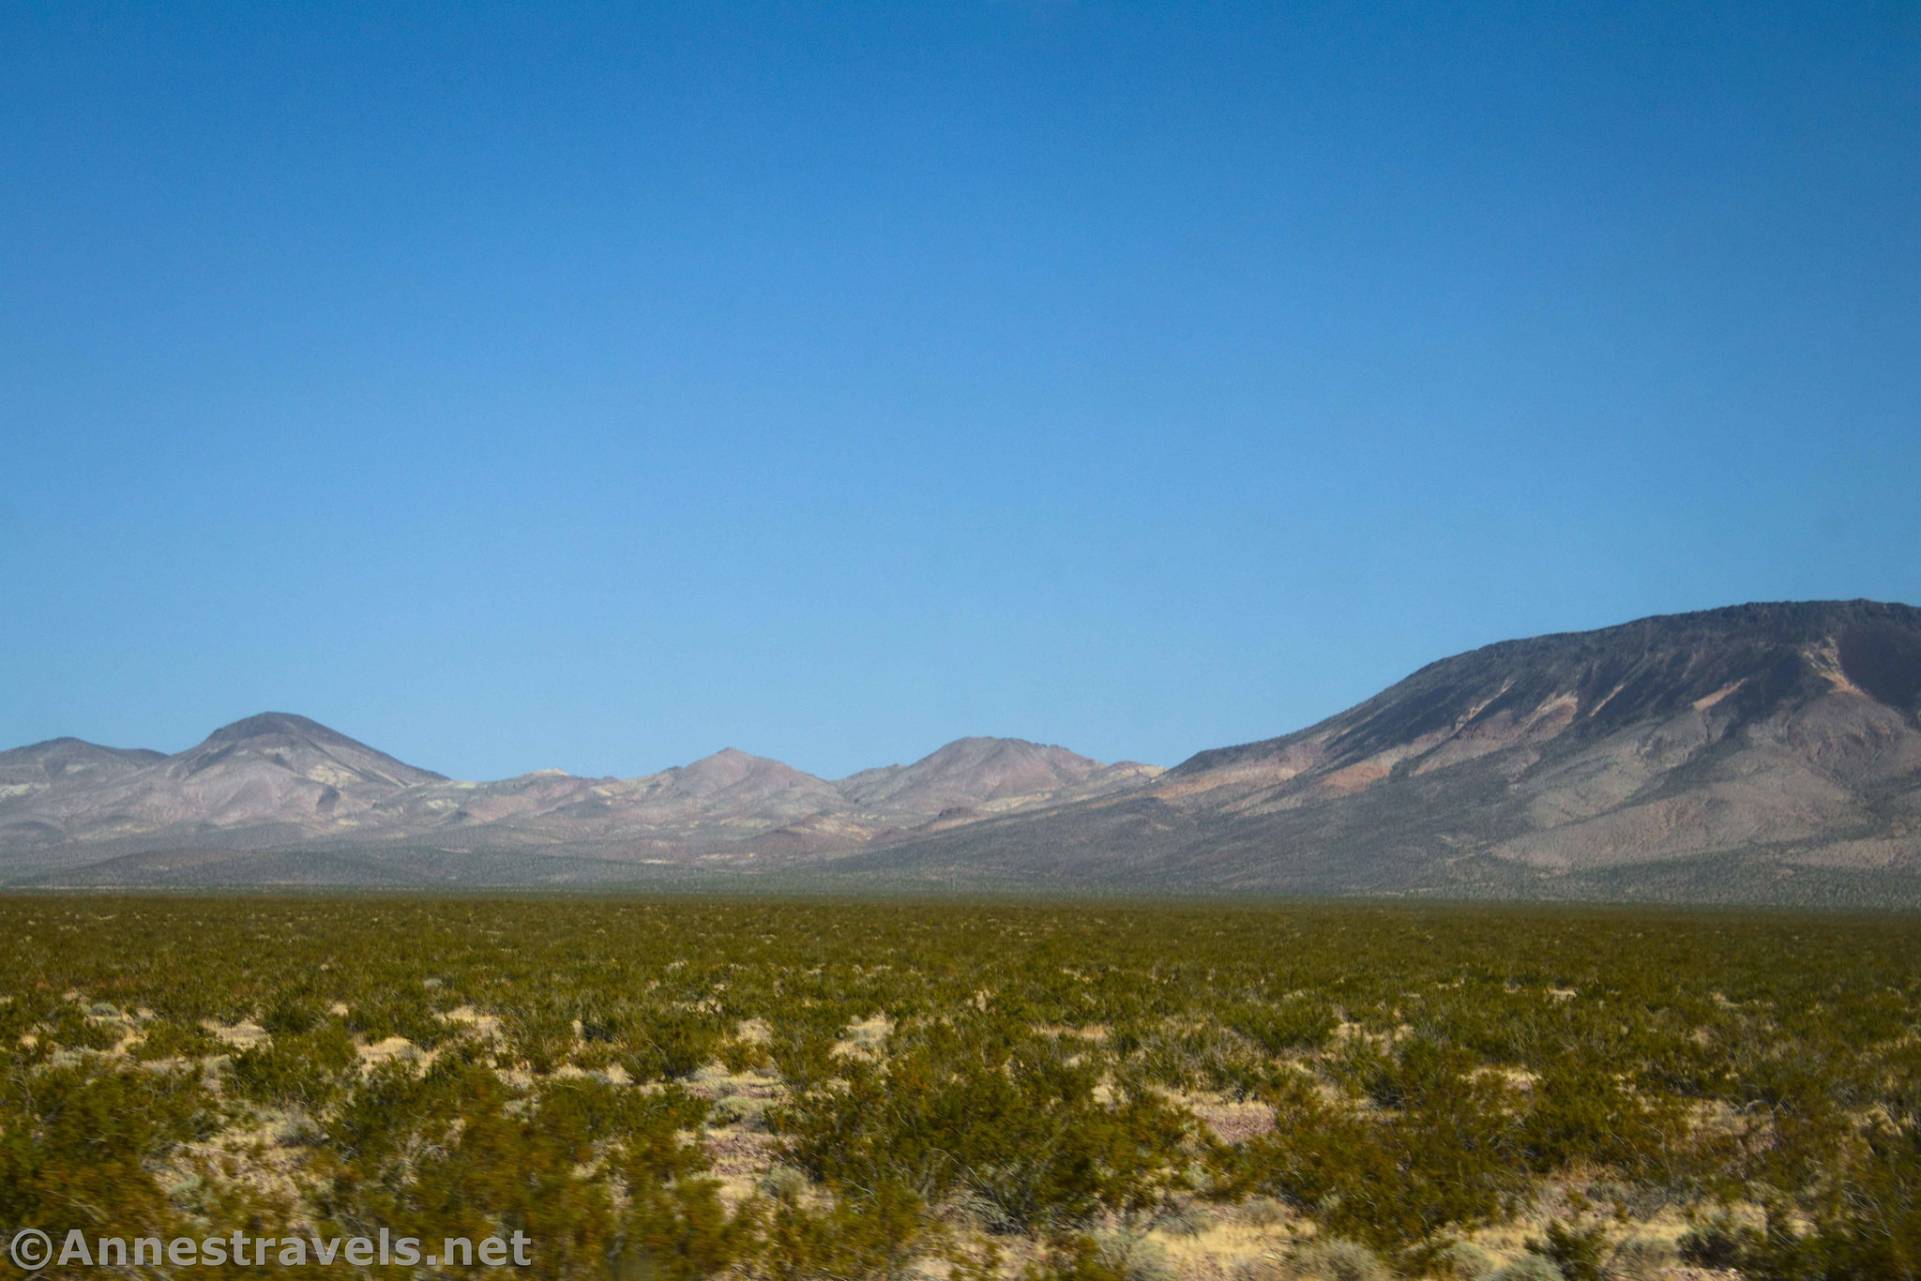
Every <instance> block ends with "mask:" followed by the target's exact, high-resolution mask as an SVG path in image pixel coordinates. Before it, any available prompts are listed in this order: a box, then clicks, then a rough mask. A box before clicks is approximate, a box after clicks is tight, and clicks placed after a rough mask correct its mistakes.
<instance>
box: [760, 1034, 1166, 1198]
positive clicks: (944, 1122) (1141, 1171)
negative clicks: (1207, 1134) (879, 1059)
mask: <svg viewBox="0 0 1921 1281" xmlns="http://www.w3.org/2000/svg"><path fill="white" fill-rule="evenodd" d="M1096 1084H1098V1080H1097V1078H1096V1076H1095V1074H1094V1073H1093V1072H1092V1070H1090V1069H1089V1068H1088V1067H1087V1066H1086V1065H1084V1064H1074V1063H1071V1062H1070V1061H1069V1060H1067V1059H1066V1058H1064V1057H1062V1056H1061V1055H1060V1054H1059V1053H1058V1052H1057V1051H1055V1050H1054V1049H1053V1048H1052V1047H1051V1046H1047V1045H1045V1044H1043V1043H1041V1042H1038V1041H1034V1042H1030V1043H1028V1044H1027V1045H1025V1046H1023V1047H1022V1048H1021V1049H1020V1050H1018V1051H1002V1052H1001V1053H999V1054H994V1055H991V1056H986V1055H977V1056H975V1057H967V1056H960V1055H955V1056H949V1055H948V1054H944V1053H941V1052H940V1051H939V1050H938V1049H937V1048H935V1043H934V1042H924V1043H921V1044H918V1045H913V1046H905V1047H903V1052H902V1053H901V1054H900V1055H898V1056H897V1057H895V1058H892V1059H890V1060H889V1061H888V1062H887V1063H886V1064H885V1065H881V1066H874V1065H865V1064H861V1065H855V1066H852V1067H850V1068H849V1069H848V1071H847V1076H846V1077H845V1079H844V1080H843V1081H841V1082H838V1083H836V1084H834V1085H833V1086H831V1087H828V1088H822V1089H817V1090H814V1091H811V1092H809V1093H807V1094H804V1095H802V1096H800V1097H799V1098H797V1099H794V1100H792V1101H791V1102H789V1103H788V1104H786V1105H784V1106H782V1107H780V1108H776V1109H774V1110H772V1111H771V1112H770V1113H769V1121H770V1124H771V1125H772V1126H773V1128H774V1130H775V1132H776V1133H778V1134H781V1135H782V1136H783V1137H784V1139H785V1150H786V1153H787V1156H788V1159H790V1160H791V1161H793V1162H794V1164H796V1165H798V1166H799V1167H801V1168H802V1169H804V1170H806V1171H808V1173H810V1174H811V1175H812V1176H813V1177H815V1178H817V1179H821V1180H823V1181H825V1182H827V1183H828V1184H829V1185H830V1186H833V1187H835V1188H837V1189H838V1188H845V1187H867V1186H874V1185H876V1184H879V1183H882V1182H885V1181H887V1180H889V1179H898V1180H900V1181H902V1182H903V1183H904V1184H905V1186H907V1187H909V1188H911V1189H913V1190H914V1191H915V1193H916V1194H917V1195H918V1196H920V1197H921V1198H923V1199H924V1200H927V1201H930V1202H938V1201H940V1200H943V1199H945V1198H946V1197H947V1196H948V1195H950V1194H951V1193H952V1192H954V1191H956V1190H958V1189H961V1188H965V1189H966V1190H968V1191H970V1192H972V1193H974V1194H975V1195H976V1196H978V1197H980V1198H981V1199H982V1200H983V1201H984V1202H986V1203H987V1204H989V1205H991V1206H992V1207H994V1210H995V1213H996V1216H997V1218H998V1220H999V1226H1000V1227H1002V1228H1003V1229H1005V1230H1020V1231H1026V1230H1030V1229H1033V1228H1036V1227H1041V1226H1045V1225H1048V1224H1053V1223H1078V1222H1082V1221H1085V1220H1086V1219H1087V1218H1089V1217H1090V1216H1091V1215H1093V1214H1094V1213H1096V1212H1097V1211H1100V1210H1110V1211H1116V1212H1119V1211H1128V1210H1135V1209H1144V1208H1147V1207H1149V1206H1152V1205H1155V1204H1157V1203H1158V1202H1159V1201H1160V1200H1161V1199H1162V1197H1163V1196H1164V1194H1165V1193H1166V1192H1167V1191H1168V1190H1170V1189H1172V1188H1173V1187H1175V1186H1177V1185H1178V1183H1179V1181H1180V1178H1181V1168H1182V1165H1181V1160H1180V1158H1181V1143H1182V1140H1183V1138H1184V1136H1185V1130H1186V1127H1185V1123H1184V1120H1183V1118H1182V1117H1181V1116H1180V1115H1179V1114H1178V1113H1177V1112H1175V1111H1174V1110H1172V1109H1171V1108H1169V1107H1168V1106H1167V1105H1166V1104H1165V1103H1163V1102H1161V1101H1159V1100H1158V1099H1155V1098H1153V1097H1151V1096H1144V1095H1128V1096H1127V1097H1125V1098H1123V1099H1120V1100H1117V1101H1114V1102H1112V1103H1106V1104H1103V1103H1099V1102H1097V1101H1096V1099H1095V1086H1096Z"/></svg>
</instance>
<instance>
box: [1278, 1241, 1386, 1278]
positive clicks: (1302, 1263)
mask: <svg viewBox="0 0 1921 1281" xmlns="http://www.w3.org/2000/svg"><path fill="white" fill-rule="evenodd" d="M1289 1262H1290V1264H1291V1265H1292V1270H1293V1272H1294V1274H1295V1275H1296V1276H1299V1277H1301V1278H1302V1281H1388V1279H1389V1277H1390V1276H1392V1275H1393V1274H1392V1273H1391V1272H1390V1271H1389V1270H1388V1266H1387V1264H1385V1263H1383V1262H1381V1259H1380V1256H1378V1255H1376V1254H1375V1253H1374V1251H1372V1250H1370V1249H1368V1248H1367V1247H1366V1246H1365V1245H1362V1244H1361V1243H1360V1242H1359V1241H1344V1240H1341V1239H1340V1238H1338V1237H1336V1238H1330V1239H1328V1240H1324V1241H1323V1240H1316V1241H1312V1242H1309V1243H1308V1244H1307V1245H1304V1246H1302V1247H1301V1248H1300V1249H1299V1250H1296V1251H1295V1252H1294V1255H1293V1257H1292V1258H1291V1259H1290V1260H1289Z"/></svg>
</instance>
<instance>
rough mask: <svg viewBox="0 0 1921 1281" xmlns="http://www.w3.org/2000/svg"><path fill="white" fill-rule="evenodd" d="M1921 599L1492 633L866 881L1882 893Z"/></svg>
mask: <svg viewBox="0 0 1921 1281" xmlns="http://www.w3.org/2000/svg"><path fill="white" fill-rule="evenodd" d="M1918 712H1921V610H1916V609H1913V608H1911V607H1908V606H1904V605H1883V604H1877V603H1873V602H1867V601H1851V602H1833V603H1797V604H1767V605H1744V606H1738V607H1734V608H1729V609H1720V610H1713V611H1709V612H1705V613H1697V614H1683V615H1673V616H1666V617H1660V618H1649V619H1642V620H1640V621H1638V622H1633V623H1627V624H1623V625H1621V626H1618V627H1610V628H1605V629H1602V630H1599V631H1592V632H1580V633H1572V634H1565V635H1554V636H1542V637H1536V638H1534V639H1530V640H1519V641H1508V642H1504V643H1501V644H1496V645H1489V646H1487V647H1485V648H1483V649H1478V650H1474V651H1473V652H1471V653H1467V654H1462V655H1459V656H1457V657H1454V658H1448V659H1444V660H1442V661H1440V662H1437V663H1433V664H1430V665H1429V666H1427V667H1425V668H1422V669H1421V670H1420V671H1418V672H1416V673H1414V674H1413V675H1412V676H1410V677H1408V678H1407V679H1406V680H1404V681H1401V682H1400V683H1398V684H1396V685H1394V686H1392V687H1390V688H1388V689H1386V690H1384V691H1382V692H1381V693H1380V694H1378V695H1376V696H1375V697H1374V698H1371V699H1369V700H1368V701H1366V702H1364V703H1362V704H1360V705H1359V706H1356V707H1353V708H1350V709H1349V710H1347V711H1345V712H1342V713H1340V714H1339V715H1337V716H1334V717H1331V718H1329V719H1328V720H1326V721H1323V722H1321V723H1320V724H1318V725H1313V726H1310V727H1308V728H1306V729H1304V730H1300V731H1297V732H1295V733H1292V734H1287V735H1283V736H1281V737H1279V738H1273V739H1267V740H1264V741H1261V742H1256V743H1247V744H1243V745H1240V746H1236V747H1226V748H1219V749H1216V750H1212V751H1206V752H1202V753H1200V754H1198V755H1196V756H1194V757H1193V758H1192V759H1190V760H1188V761H1186V762H1185V763H1183V764H1181V765H1180V766H1178V767H1177V768H1175V769H1173V770H1171V771H1169V772H1168V773H1167V774H1166V775H1164V776H1162V777H1161V778H1159V779H1158V780H1156V781H1154V782H1152V783H1150V784H1148V785H1146V786H1143V787H1141V788H1138V789H1135V790H1132V791H1130V792H1128V793H1126V794H1124V795H1121V796H1116V797H1108V798H1103V799H1099V800H1095V801H1092V802H1088V803H1084V804H1079V805H1073V806H1068V807H1063V808H1058V809H1055V810H1051V811H1049V812H1048V813H1045V814H1042V815H1038V816H1029V817H1021V816H1015V817H1011V818H1008V819H1004V820H996V821H994V822H989V823H983V824H978V825H974V826H971V827H969V828H967V829H965V830H960V831H954V832H948V833H940V834H933V835H929V836H924V837H923V836H915V837H911V838H909V839H906V840H903V841H900V842H898V843H896V844H894V845H892V846H891V847H889V848H886V849H881V850H874V851H869V852H867V853H865V854H863V855H862V856H860V857H858V858H857V859H855V860H853V861H852V862H851V863H850V864H849V870H855V869H858V871H859V872H860V874H863V875H869V876H871V875H875V874H885V875H890V876H899V877H905V878H912V877H916V876H920V877H928V878H935V879H944V880H952V879H954V878H956V877H957V876H965V877H967V878H969V879H971V880H974V881H989V880H998V881H1015V880H1021V881H1032V882H1040V883H1047V884H1053V885H1081V886H1088V885H1104V886H1129V887H1140V888H1145V887H1167V888H1176V887H1178V888H1195V887H1206V888H1217V889H1237V890H1276V891H1288V892H1298V893H1393V894H1401V893H1410V892H1413V893H1431V894H1433V893H1437V894H1474V895H1497V896H1510V895H1527V896H1538V895H1549V896H1552V895H1562V894H1567V895H1582V896H1603V897H1659V898H1689V899H1719V898H1741V899H1782V900H1796V901H1805V900H1809V899H1816V900H1833V899H1841V900H1849V901H1868V902H1871V901H1877V900H1878V899H1882V898H1886V897H1888V896H1889V895H1890V894H1892V895H1894V896H1895V897H1907V896H1911V895H1913V894H1914V893H1915V886H1916V885H1918V884H1921V719H1918V718H1917V713H1918Z"/></svg>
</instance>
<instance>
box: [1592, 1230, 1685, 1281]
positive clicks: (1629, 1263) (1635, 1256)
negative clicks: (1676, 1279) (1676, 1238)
mask: <svg viewBox="0 0 1921 1281" xmlns="http://www.w3.org/2000/svg"><path fill="white" fill-rule="evenodd" d="M1675 1258H1676V1256H1675V1252H1674V1250H1673V1249H1672V1248H1671V1247H1669V1246H1668V1245H1667V1244H1666V1243H1664V1242H1661V1241H1656V1240H1653V1239H1652V1238H1649V1237H1629V1238H1628V1239H1627V1240H1625V1241H1623V1242H1621V1243H1620V1244H1619V1245H1617V1246H1615V1247H1614V1252H1613V1253H1612V1254H1611V1255H1609V1256H1608V1264H1607V1275H1608V1277H1610V1278H1618V1281H1660V1279H1661V1278H1662V1277H1664V1276H1666V1275H1667V1274H1668V1269H1669V1266H1670V1265H1672V1264H1673V1263H1674V1262H1675Z"/></svg>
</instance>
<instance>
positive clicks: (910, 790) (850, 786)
mask: <svg viewBox="0 0 1921 1281" xmlns="http://www.w3.org/2000/svg"><path fill="white" fill-rule="evenodd" d="M1101 768H1103V767H1102V765H1101V763H1100V762H1099V761H1096V760H1091V759H1089V758H1088V757H1085V756H1082V755H1080V754H1078V753H1076V752H1071V751H1069V750H1068V749H1067V748H1065V747H1056V746H1052V745H1049V744H1043V743H1033V742H1029V741H1028V740H1027V739H1024V738H993V737H987V736H984V735H974V736H971V737H968V738H957V739H955V740H954V741H953V742H951V743H945V744H943V745H942V746H940V747H937V748H935V749H934V750H933V751H931V752H929V753H928V754H927V755H925V756H923V757H921V758H920V759H919V760H917V761H915V762H914V763H913V764H911V765H887V766H883V767H882V768H880V769H870V770H862V771H861V772H860V773H858V774H853V775H849V776H848V777H847V778H844V779H842V780H841V782H840V789H841V792H842V793H843V794H844V795H846V796H847V797H848V798H849V799H851V800H853V801H855V802H856V803H858V804H861V805H867V806H874V807H878V808H882V809H898V810H903V811H907V812H910V813H920V814H928V815H936V814H939V813H941V812H942V811H944V810H949V809H953V808H955V807H957V806H962V807H964V806H970V805H979V804H981V803H983V802H987V801H994V800H1002V799H1006V798H1009V797H1016V796H1031V795H1033V794H1035V793H1038V792H1046V791H1052V790H1055V789H1057V788H1061V787H1068V786H1072V785H1074V784H1077V783H1081V782H1084V781H1085V780H1086V779H1087V778H1088V777H1089V776H1090V775H1092V774H1094V773H1095V772H1096V771H1098V770H1100V769H1101Z"/></svg>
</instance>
